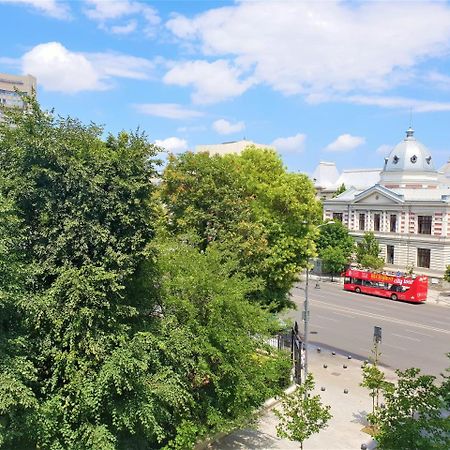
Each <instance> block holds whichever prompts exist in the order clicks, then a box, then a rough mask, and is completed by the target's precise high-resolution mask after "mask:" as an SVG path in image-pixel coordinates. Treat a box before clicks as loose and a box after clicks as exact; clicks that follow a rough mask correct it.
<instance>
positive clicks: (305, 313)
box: [303, 220, 335, 395]
mask: <svg viewBox="0 0 450 450" xmlns="http://www.w3.org/2000/svg"><path fill="white" fill-rule="evenodd" d="M333 223H335V222H334V220H330V221H329V222H326V223H322V224H321V225H317V226H316V227H315V229H319V228H321V227H323V226H324V225H330V224H333ZM308 263H309V259H308V262H307V264H306V280H305V301H304V303H303V306H304V309H303V322H304V326H303V330H304V336H303V345H304V355H305V362H304V366H303V373H304V380H306V377H307V376H308V332H309V330H308V328H309V297H308V288H309V266H308ZM305 395H306V392H305Z"/></svg>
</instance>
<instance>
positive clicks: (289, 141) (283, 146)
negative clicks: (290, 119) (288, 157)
mask: <svg viewBox="0 0 450 450" xmlns="http://www.w3.org/2000/svg"><path fill="white" fill-rule="evenodd" d="M305 140H306V134H302V133H298V134H296V135H295V136H289V137H280V138H278V139H275V140H274V141H273V142H272V146H273V147H275V148H276V149H277V150H278V151H279V152H297V153H300V152H302V151H303V149H304V147H305Z"/></svg>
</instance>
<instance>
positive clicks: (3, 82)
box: [0, 73, 36, 118]
mask: <svg viewBox="0 0 450 450" xmlns="http://www.w3.org/2000/svg"><path fill="white" fill-rule="evenodd" d="M33 91H34V92H35V91H36V78H35V77H33V76H32V75H25V76H20V75H10V74H7V73H0V104H1V105H3V106H7V107H14V106H17V107H19V108H23V102H22V99H21V98H20V94H19V93H22V94H27V95H31V94H32V92H33ZM1 115H2V113H1V112H0V118H1Z"/></svg>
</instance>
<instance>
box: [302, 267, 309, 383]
mask: <svg viewBox="0 0 450 450" xmlns="http://www.w3.org/2000/svg"><path fill="white" fill-rule="evenodd" d="M308 287H309V267H308V265H306V282H305V302H304V311H303V320H304V332H305V333H304V336H303V345H304V349H305V353H304V354H305V366H304V374H305V376H304V380H306V377H307V376H308V325H309V298H308Z"/></svg>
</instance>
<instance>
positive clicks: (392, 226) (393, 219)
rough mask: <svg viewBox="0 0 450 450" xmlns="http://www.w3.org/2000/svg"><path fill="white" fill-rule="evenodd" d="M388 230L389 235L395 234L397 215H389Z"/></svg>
mask: <svg viewBox="0 0 450 450" xmlns="http://www.w3.org/2000/svg"><path fill="white" fill-rule="evenodd" d="M389 229H390V231H391V233H396V232H397V215H396V214H391V219H390V228H389Z"/></svg>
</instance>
